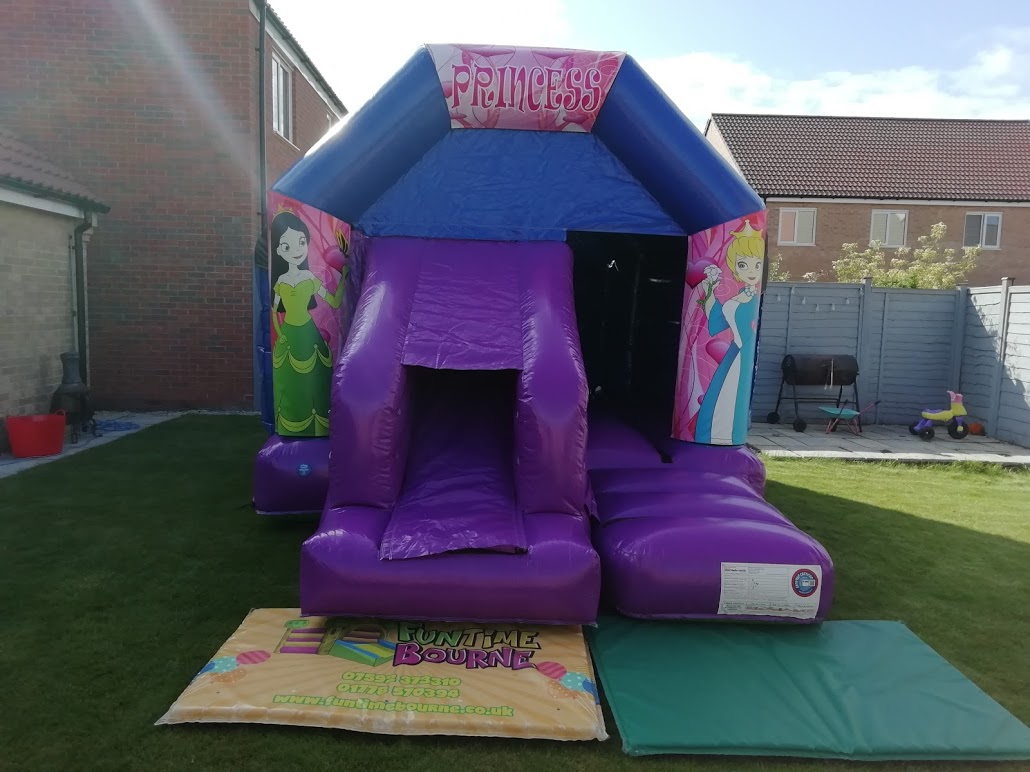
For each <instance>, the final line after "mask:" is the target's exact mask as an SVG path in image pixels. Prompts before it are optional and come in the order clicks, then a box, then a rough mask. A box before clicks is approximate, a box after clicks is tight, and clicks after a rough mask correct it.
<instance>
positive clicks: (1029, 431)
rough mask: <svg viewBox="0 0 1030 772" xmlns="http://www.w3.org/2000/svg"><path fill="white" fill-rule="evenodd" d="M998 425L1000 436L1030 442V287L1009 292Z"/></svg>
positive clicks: (1020, 441) (1023, 442) (1024, 443)
mask: <svg viewBox="0 0 1030 772" xmlns="http://www.w3.org/2000/svg"><path fill="white" fill-rule="evenodd" d="M1004 356H1005V358H1004V360H1003V361H1004V371H1003V372H1002V379H1001V390H1000V395H999V396H1000V406H1001V409H1000V410H999V411H998V426H997V428H996V429H995V430H994V434H995V436H997V437H998V439H1000V440H1006V441H1007V442H1015V443H1017V444H1019V445H1027V446H1030V287H1018V288H1013V289H1011V290H1010V293H1009V316H1008V328H1007V330H1006V335H1005V354H1004Z"/></svg>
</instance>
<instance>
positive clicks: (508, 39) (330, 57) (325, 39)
mask: <svg viewBox="0 0 1030 772" xmlns="http://www.w3.org/2000/svg"><path fill="white" fill-rule="evenodd" d="M272 7H274V8H275V10H276V13H277V14H279V16H280V17H281V18H282V20H283V22H284V23H285V24H286V26H287V27H289V29H290V31H291V32H292V33H293V34H294V36H295V37H296V38H297V39H298V40H299V41H300V42H301V45H303V46H304V50H305V51H307V53H308V55H309V56H310V57H311V58H312V60H313V61H314V62H315V64H316V65H317V66H318V68H319V70H321V72H322V75H324V76H325V78H326V80H328V81H329V84H330V85H331V86H332V87H333V89H334V90H335V91H336V92H337V93H338V94H339V96H340V98H341V99H342V100H343V103H344V104H345V105H346V106H347V108H348V109H349V110H351V111H353V110H356V109H357V108H358V107H360V106H361V105H362V104H364V102H365V101H366V100H368V99H369V98H370V97H371V96H372V95H373V94H375V92H376V91H377V90H378V89H379V87H380V86H382V85H383V83H385V82H386V81H387V80H388V79H389V78H390V77H391V76H392V75H393V74H394V73H395V72H397V70H399V69H400V68H401V67H402V66H403V65H404V63H405V62H406V61H407V60H408V59H409V58H411V55H412V54H414V53H415V51H416V50H417V49H418V47H419V46H420V45H422V44H423V43H479V44H490V43H497V44H503V45H514V46H519V45H532V46H554V47H561V46H566V45H568V39H569V37H570V28H571V25H570V23H569V20H568V18H567V17H566V16H565V13H564V10H563V7H562V3H561V2H560V0H519V2H518V4H517V7H518V12H517V13H512V12H511V10H510V7H509V5H508V4H505V3H490V2H483V0H446V2H429V1H428V0H378V2H354V3H341V2H339V0H281V2H279V3H276V2H274V0H273V2H272Z"/></svg>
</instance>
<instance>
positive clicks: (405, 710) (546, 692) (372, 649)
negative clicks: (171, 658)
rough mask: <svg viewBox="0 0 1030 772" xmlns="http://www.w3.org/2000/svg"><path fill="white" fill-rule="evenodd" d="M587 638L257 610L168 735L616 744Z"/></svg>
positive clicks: (559, 630) (201, 675)
mask: <svg viewBox="0 0 1030 772" xmlns="http://www.w3.org/2000/svg"><path fill="white" fill-rule="evenodd" d="M596 684H597V682H596V679H595V677H594V672H593V668H592V666H591V662H590V655H589V653H588V651H587V645H586V641H585V639H584V637H583V633H582V630H581V628H579V627H575V626H564V627H550V626H546V627H544V626H528V625H476V624H457V623H431V622H388V621H382V620H371V619H351V618H341V617H328V618H327V617H301V616H300V612H299V610H298V609H256V610H254V611H251V613H250V614H249V615H248V616H247V618H246V619H245V620H244V621H243V624H242V625H240V627H239V628H238V629H237V630H236V632H235V633H234V634H233V635H232V637H231V638H229V640H228V641H226V643H225V645H223V646H222V647H221V648H220V649H219V650H218V651H217V652H216V653H215V655H214V656H213V657H212V658H211V660H210V661H209V662H208V663H207V664H206V665H204V667H203V668H201V670H200V672H198V673H197V675H196V677H195V678H194V679H193V681H192V682H191V683H190V685H189V686H188V687H187V688H186V690H185V691H184V692H183V693H182V694H181V695H180V696H179V698H178V699H177V700H176V701H175V703H174V704H173V705H172V706H171V708H169V710H168V712H167V713H166V714H165V715H164V716H162V717H161V718H160V719H159V720H158V721H157V723H158V724H179V723H188V722H234V723H258V724H285V725H292V726H313V727H331V728H338V729H351V730H356V731H362V732H375V733H380V734H407V735H433V734H447V735H470V736H488V737H520V738H541V739H554V740H604V739H607V734H606V733H605V728H604V721H603V718H602V716H601V709H600V704H599V699H598V691H597V685H596Z"/></svg>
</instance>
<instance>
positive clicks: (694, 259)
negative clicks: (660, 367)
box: [673, 211, 766, 445]
mask: <svg viewBox="0 0 1030 772" xmlns="http://www.w3.org/2000/svg"><path fill="white" fill-rule="evenodd" d="M765 219H766V213H765V212H764V211H761V212H755V213H754V214H750V215H747V216H746V217H741V218H738V219H734V220H730V221H729V222H726V223H723V224H722V225H717V226H715V227H713V228H709V229H708V230H705V231H701V232H700V233H695V234H693V235H692V236H691V237H690V239H689V246H688V255H687V276H686V283H685V286H684V295H683V316H682V327H681V333H680V350H679V374H678V377H677V383H676V402H675V414H674V416H673V437H675V438H677V439H680V440H688V441H691V442H697V443H701V444H705V445H743V444H744V442H745V441H746V440H747V430H748V417H749V413H750V409H751V387H752V382H753V379H754V369H755V356H756V350H757V343H758V310H759V306H760V301H761V291H762V275H763V269H764V263H765Z"/></svg>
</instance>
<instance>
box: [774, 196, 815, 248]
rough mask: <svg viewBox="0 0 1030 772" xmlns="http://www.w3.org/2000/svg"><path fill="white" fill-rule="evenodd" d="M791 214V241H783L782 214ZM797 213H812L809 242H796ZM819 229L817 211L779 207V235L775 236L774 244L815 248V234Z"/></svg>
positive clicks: (808, 208) (794, 207)
mask: <svg viewBox="0 0 1030 772" xmlns="http://www.w3.org/2000/svg"><path fill="white" fill-rule="evenodd" d="M784 212H793V213H794V237H793V239H790V240H786V241H784V239H783V213H784ZM798 212H811V213H812V240H811V241H797V237H798V219H797V215H798ZM818 227H819V210H818V209H816V208H815V207H813V206H781V207H780V224H779V233H777V234H776V243H777V244H780V245H782V246H785V247H814V246H815V233H816V229H817V228H818Z"/></svg>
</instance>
